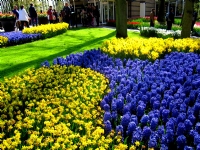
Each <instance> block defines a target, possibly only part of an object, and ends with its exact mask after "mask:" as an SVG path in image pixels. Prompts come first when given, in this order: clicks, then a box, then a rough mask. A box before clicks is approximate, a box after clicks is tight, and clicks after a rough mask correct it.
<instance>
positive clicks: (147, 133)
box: [142, 126, 152, 140]
mask: <svg viewBox="0 0 200 150" xmlns="http://www.w3.org/2000/svg"><path fill="white" fill-rule="evenodd" d="M151 132H152V131H151V129H150V128H149V127H147V126H145V127H144V128H143V131H142V136H143V138H144V139H146V140H147V139H149V137H150V135H151Z"/></svg>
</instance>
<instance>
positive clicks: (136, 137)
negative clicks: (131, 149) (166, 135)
mask: <svg viewBox="0 0 200 150" xmlns="http://www.w3.org/2000/svg"><path fill="white" fill-rule="evenodd" d="M141 140H142V130H141V128H139V127H138V128H136V131H134V132H133V136H132V139H131V143H132V144H134V143H135V142H136V141H141Z"/></svg>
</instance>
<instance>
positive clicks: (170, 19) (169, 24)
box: [166, 8, 174, 30]
mask: <svg viewBox="0 0 200 150" xmlns="http://www.w3.org/2000/svg"><path fill="white" fill-rule="evenodd" d="M166 20H167V30H171V29H172V24H173V23H174V12H173V8H170V11H169V13H168V14H167V17H166Z"/></svg>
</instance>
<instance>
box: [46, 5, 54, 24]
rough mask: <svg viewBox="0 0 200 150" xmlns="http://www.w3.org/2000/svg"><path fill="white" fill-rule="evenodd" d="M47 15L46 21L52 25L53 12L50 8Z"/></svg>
mask: <svg viewBox="0 0 200 150" xmlns="http://www.w3.org/2000/svg"><path fill="white" fill-rule="evenodd" d="M47 15H48V20H49V23H50V24H51V23H53V10H52V6H49V9H48V11H47Z"/></svg>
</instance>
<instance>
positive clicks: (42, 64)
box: [41, 60, 50, 67]
mask: <svg viewBox="0 0 200 150" xmlns="http://www.w3.org/2000/svg"><path fill="white" fill-rule="evenodd" d="M41 66H44V67H50V63H49V62H48V61H47V60H46V61H45V62H43V63H41Z"/></svg>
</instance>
